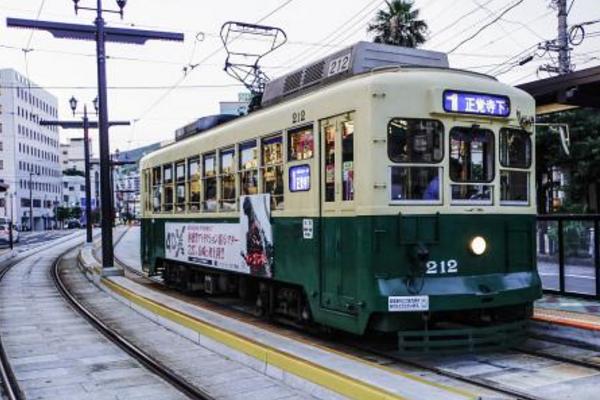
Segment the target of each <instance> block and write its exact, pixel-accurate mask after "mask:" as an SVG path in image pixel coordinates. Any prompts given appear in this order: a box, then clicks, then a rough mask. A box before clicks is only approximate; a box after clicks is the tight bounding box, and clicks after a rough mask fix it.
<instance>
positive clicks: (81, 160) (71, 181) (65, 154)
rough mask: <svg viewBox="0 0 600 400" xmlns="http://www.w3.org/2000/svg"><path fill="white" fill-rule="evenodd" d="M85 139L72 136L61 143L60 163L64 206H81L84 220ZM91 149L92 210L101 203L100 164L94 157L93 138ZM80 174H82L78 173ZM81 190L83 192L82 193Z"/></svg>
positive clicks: (90, 142) (90, 144)
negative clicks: (62, 175)
mask: <svg viewBox="0 0 600 400" xmlns="http://www.w3.org/2000/svg"><path fill="white" fill-rule="evenodd" d="M84 144H85V140H84V139H83V137H75V138H70V139H69V140H68V142H67V143H61V144H60V165H61V167H62V172H63V174H64V177H63V182H62V184H63V187H62V201H61V205H62V207H68V208H73V207H81V209H82V211H83V215H82V219H81V220H82V221H85V220H86V217H85V147H84ZM89 150H90V164H91V169H90V184H91V191H90V195H91V207H92V211H93V210H95V209H96V208H98V207H99V205H100V166H99V164H98V160H94V159H93V158H92V156H93V153H92V139H91V138H90V139H89ZM77 174H80V175H77ZM80 192H81V193H80Z"/></svg>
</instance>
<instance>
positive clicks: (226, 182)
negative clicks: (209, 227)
mask: <svg viewBox="0 0 600 400" xmlns="http://www.w3.org/2000/svg"><path fill="white" fill-rule="evenodd" d="M234 159H235V150H234V149H230V150H222V151H221V152H220V163H219V165H220V166H221V176H220V179H221V196H220V203H221V204H220V205H221V207H220V210H221V211H232V210H235V209H236V207H235V205H236V197H237V196H236V190H235V189H236V188H235V161H234Z"/></svg>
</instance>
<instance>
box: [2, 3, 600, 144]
mask: <svg viewBox="0 0 600 400" xmlns="http://www.w3.org/2000/svg"><path fill="white" fill-rule="evenodd" d="M571 1H574V3H573V6H572V8H571V12H570V14H569V24H570V25H574V24H577V23H582V22H586V21H591V20H597V19H598V20H600V7H599V6H598V1H597V0H568V3H569V4H570V3H571ZM516 3H519V4H518V5H517V6H516V7H515V8H514V9H512V10H510V11H508V12H507V13H506V14H505V15H504V16H503V17H502V18H501V19H499V20H498V21H497V22H496V23H494V24H492V25H490V26H489V27H488V28H486V29H483V30H482V31H481V33H479V34H477V35H476V36H475V37H474V38H473V39H471V40H469V41H466V42H465V43H464V44H463V45H461V46H460V47H458V48H456V49H455V50H453V49H454V48H455V47H456V46H457V45H459V44H460V43H461V42H462V41H464V40H466V39H468V38H469V37H471V36H473V35H474V34H475V33H476V32H477V31H478V30H480V29H481V28H482V27H483V26H484V25H485V24H486V23H488V22H490V21H492V20H493V19H494V18H496V17H498V15H499V14H500V13H501V12H502V11H503V10H506V9H507V8H508V7H509V6H510V5H513V4H516ZM95 4H96V1H93V0H80V5H82V6H95ZM384 4H385V3H384V1H381V0H327V1H323V0H320V1H318V0H261V1H257V0H255V1H248V0H220V1H214V0H170V1H164V0H143V1H142V0H129V1H128V3H127V6H126V8H125V17H124V19H123V20H121V19H120V17H119V16H118V15H115V14H106V15H105V18H106V19H107V25H108V26H114V27H136V28H139V29H156V30H164V31H172V32H181V33H184V34H185V41H184V42H183V43H175V42H159V41H152V42H148V43H147V44H146V45H144V46H136V45H124V44H112V43H111V44H108V45H107V54H108V55H109V57H110V59H109V61H108V67H107V74H108V75H107V76H108V85H109V92H108V96H109V97H108V101H109V118H110V119H111V120H128V121H132V122H133V124H132V126H131V127H115V128H112V129H111V133H110V135H111V139H110V140H111V149H112V150H113V151H114V150H115V149H119V150H120V151H125V150H129V149H133V148H136V147H140V146H143V145H146V144H150V143H154V142H157V141H162V140H168V139H171V138H173V137H174V132H175V130H176V129H177V128H179V127H181V126H183V125H185V124H187V123H189V122H191V121H193V120H195V119H197V118H199V117H201V116H204V115H211V114H216V113H218V109H219V106H218V104H219V101H235V100H236V99H237V95H238V93H239V92H242V91H243V90H244V88H243V87H242V86H240V85H239V84H238V82H236V81H235V80H234V79H233V78H231V77H229V76H228V75H227V74H226V73H225V72H224V71H223V65H224V61H225V57H226V53H225V51H224V50H223V44H222V43H221V39H220V38H219V31H220V29H221V26H222V24H223V23H224V22H226V21H244V22H250V23H258V22H260V23H261V24H265V25H271V26H276V27H280V28H282V29H283V30H284V31H285V32H286V34H287V38H288V42H287V43H286V44H285V45H284V46H282V47H281V48H279V49H278V50H276V51H275V52H273V53H271V54H270V55H268V56H267V57H265V58H264V61H263V65H264V67H265V68H264V70H265V72H266V73H267V75H268V76H270V77H271V78H273V77H277V76H281V75H282V74H285V73H286V72H289V71H291V70H293V69H296V68H299V67H300V66H302V65H304V64H308V63H310V62H311V61H313V60H316V59H318V58H320V57H323V56H325V55H326V54H328V53H331V52H334V51H336V50H339V49H341V48H343V47H346V46H349V45H351V44H352V43H355V42H357V41H360V40H372V37H371V36H370V35H369V34H367V31H366V27H367V25H368V23H369V22H370V21H371V20H372V18H373V17H374V15H375V13H376V10H377V9H379V8H382V7H383V5H384ZM550 4H551V1H550V0H416V1H415V7H416V8H418V9H419V10H420V12H421V14H420V17H421V18H422V19H424V20H425V22H427V24H428V25H429V34H428V41H427V42H426V43H425V45H423V46H422V48H424V49H428V50H436V51H443V52H449V51H451V50H453V51H452V52H451V53H450V55H449V60H450V65H451V66H452V67H454V68H463V69H469V70H473V71H478V72H484V73H490V74H492V75H497V74H499V73H501V74H499V75H498V76H497V78H498V79H499V80H501V81H503V82H506V83H508V84H511V85H515V84H519V83H524V82H528V81H532V80H536V79H538V78H540V79H541V78H545V77H547V76H548V74H547V73H545V72H540V73H539V74H538V73H536V71H537V69H538V67H539V66H540V65H543V64H546V63H549V62H552V60H551V58H550V57H555V55H554V54H546V55H543V57H537V56H536V57H535V58H534V59H533V60H532V61H531V62H529V63H527V64H525V65H523V66H513V65H512V64H503V63H505V62H506V61H507V60H509V59H510V58H511V57H515V56H516V55H519V53H523V55H526V54H530V53H531V52H532V51H533V50H534V49H535V47H536V44H537V43H539V42H542V41H544V40H547V39H553V38H555V37H556V31H557V19H556V11H555V10H553V9H552V8H550ZM104 7H105V8H113V9H114V8H115V7H116V2H115V1H113V0H105V1H104ZM0 17H1V18H0V21H2V23H0V68H14V69H16V70H17V71H19V72H21V73H22V74H24V75H26V76H28V77H29V78H30V79H31V80H32V81H34V82H35V83H36V84H38V85H40V86H43V87H46V88H48V90H49V91H50V92H51V93H52V94H54V95H55V96H57V97H58V101H59V117H60V118H61V119H70V118H72V115H71V110H70V107H69V105H68V100H69V98H70V97H71V96H75V97H76V98H77V99H78V100H79V101H80V104H81V103H82V102H88V104H90V107H91V101H92V100H93V99H94V98H95V97H96V89H95V86H96V84H97V76H96V60H95V57H94V54H95V44H94V43H93V42H85V41H73V40H64V39H55V38H53V37H52V36H51V35H50V34H48V33H46V32H41V31H38V32H35V33H33V34H32V32H31V31H27V30H20V29H12V28H11V29H9V28H7V27H6V23H5V19H6V17H17V18H30V19H36V18H39V19H41V20H51V21H61V22H72V23H81V24H91V23H92V22H93V20H94V18H95V14H94V13H92V12H89V11H83V10H81V11H80V12H79V15H75V13H74V10H73V2H72V0H0ZM586 32H587V37H586V38H585V40H584V41H583V42H582V43H581V44H580V45H579V46H574V48H573V52H572V57H573V63H574V64H575V68H576V69H583V68H589V67H592V66H596V65H599V64H600V59H598V57H600V35H597V36H594V35H593V32H600V23H598V24H596V25H588V26H586ZM239 44H240V45H242V46H248V49H254V48H255V46H259V45H263V44H264V43H257V42H252V41H244V42H242V43H239ZM23 48H28V49H33V50H30V51H28V52H27V53H26V55H25V52H23V50H22V49H23ZM542 53H543V52H542V51H538V52H537V54H538V55H540V56H541V55H542ZM518 59H520V58H518V57H517V58H515V60H518ZM190 65H197V66H196V67H195V68H190ZM511 66H513V68H511ZM185 67H187V73H186V74H184V68H185ZM92 108H93V107H92ZM61 135H62V138H63V141H64V140H66V138H67V137H68V136H69V135H70V136H73V135H79V134H78V133H72V132H63V133H62V134H61ZM93 139H94V142H95V146H97V138H96V137H94V136H93ZM96 154H97V150H96Z"/></svg>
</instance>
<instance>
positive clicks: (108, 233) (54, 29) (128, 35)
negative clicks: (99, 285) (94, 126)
mask: <svg viewBox="0 0 600 400" xmlns="http://www.w3.org/2000/svg"><path fill="white" fill-rule="evenodd" d="M79 2H80V0H73V3H74V4H75V12H78V11H79V10H90V11H94V12H95V13H96V20H95V24H94V25H79V24H72V23H68V24H67V23H62V22H53V21H40V20H27V19H19V18H7V19H6V24H7V26H9V27H12V28H26V29H38V30H43V31H47V32H51V33H52V34H53V35H54V36H55V37H57V38H61V39H77V40H91V41H95V42H96V63H97V73H98V108H99V114H100V115H99V121H98V127H99V129H100V140H99V142H100V181H101V182H100V185H101V196H102V200H101V201H102V269H103V274H104V273H114V272H115V271H114V265H113V264H114V259H113V248H112V246H113V242H112V221H111V219H112V216H111V214H112V210H111V209H110V208H111V205H112V204H111V201H110V198H111V193H110V154H109V151H110V147H109V139H108V128H109V125H110V124H109V122H108V107H107V88H106V49H105V43H106V42H118V43H129V44H137V45H143V44H145V43H146V42H147V41H148V40H169V41H177V42H183V39H184V35H183V34H182V33H173V32H158V31H146V30H139V29H131V28H112V27H106V26H105V22H104V18H103V15H102V14H103V12H113V13H118V14H120V15H121V16H122V15H123V8H124V7H125V5H126V4H127V1H126V0H116V2H117V5H118V6H119V10H118V11H114V10H104V9H103V8H102V0H97V2H96V4H97V6H96V8H93V7H82V6H80V5H79Z"/></svg>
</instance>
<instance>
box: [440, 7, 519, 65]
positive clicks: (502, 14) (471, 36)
mask: <svg viewBox="0 0 600 400" xmlns="http://www.w3.org/2000/svg"><path fill="white" fill-rule="evenodd" d="M523 1H524V0H517V1H516V2H515V3H513V4H512V5H510V6H508V7H507V8H506V9H504V11H502V12H501V13H500V14H499V15H498V16H496V18H494V19H493V20H491V21H490V22H488V23H486V24H485V25H483V26H482V27H480V28H479V29H478V30H477V31H476V32H475V33H473V34H471V35H470V36H469V37H467V38H466V39H463V40H462V41H461V42H460V43H458V44H457V45H456V46H454V47H453V48H452V49H450V50H449V51H448V52H447V53H448V54H451V53H453V52H454V51H456V50H458V49H459V48H460V47H462V46H463V45H464V44H465V43H467V42H469V41H471V40H473V39H474V38H475V37H477V36H478V35H479V34H480V33H481V32H483V31H484V30H485V29H487V28H488V27H490V26H491V25H493V24H495V23H496V22H498V21H499V20H500V18H502V17H503V16H504V15H506V14H507V13H508V12H510V11H511V10H513V9H514V8H515V7H517V6H519V5H520V4H522V3H523Z"/></svg>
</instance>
